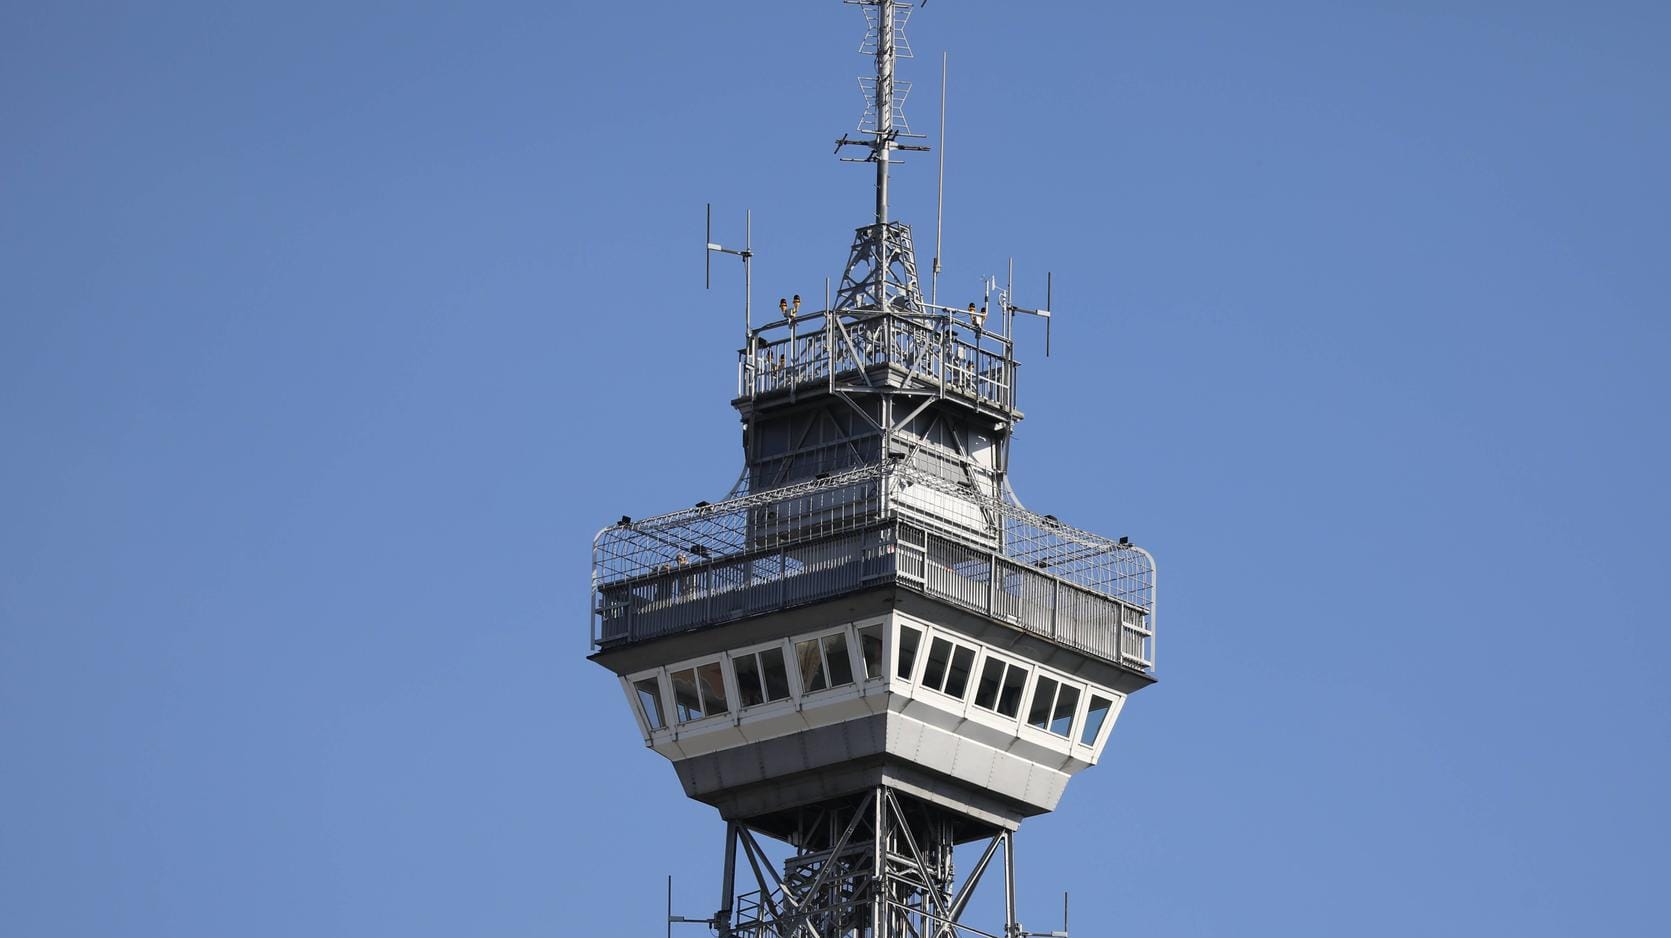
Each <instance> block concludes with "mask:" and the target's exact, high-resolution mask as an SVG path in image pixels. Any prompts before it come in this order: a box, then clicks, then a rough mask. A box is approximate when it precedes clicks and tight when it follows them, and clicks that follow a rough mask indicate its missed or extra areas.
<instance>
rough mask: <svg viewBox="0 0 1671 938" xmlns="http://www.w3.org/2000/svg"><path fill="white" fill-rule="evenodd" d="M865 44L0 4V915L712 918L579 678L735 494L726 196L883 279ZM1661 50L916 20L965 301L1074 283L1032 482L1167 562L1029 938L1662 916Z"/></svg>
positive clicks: (1482, 16) (705, 841) (1508, 29)
mask: <svg viewBox="0 0 1671 938" xmlns="http://www.w3.org/2000/svg"><path fill="white" fill-rule="evenodd" d="M861 22H862V21H861V18H860V16H859V13H858V12H857V11H855V10H853V9H851V8H846V7H843V6H842V5H841V4H839V3H836V2H835V0H817V2H811V0H803V2H796V3H771V4H766V3H750V4H712V3H677V4H674V3H632V4H627V3H597V4H588V5H584V6H582V5H578V4H565V3H521V4H518V3H486V2H483V3H472V4H427V3H426V4H372V3H353V4H339V3H332V4H318V3H285V4H224V3H214V4H208V3H205V4H183V3H161V4H143V5H141V4H96V3H23V2H17V0H12V2H5V3H0V454H3V458H0V933H4V934H7V935H18V936H31V938H33V936H106V935H121V936H169V938H179V936H217V938H219V936H226V935H237V936H251V938H266V936H292V935H320V936H363V935H400V936H413V938H415V936H459V935H493V936H536V935H560V934H595V935H641V936H648V935H655V934H660V933H661V931H662V925H661V922H660V917H661V915H662V907H661V906H662V901H663V900H662V889H663V885H662V877H663V876H664V875H665V874H666V873H667V872H674V873H676V874H677V876H678V880H677V893H678V904H679V906H680V908H679V911H681V912H683V913H684V914H689V915H705V914H708V913H709V912H711V911H712V909H713V907H714V905H715V904H716V903H715V901H714V900H715V893H716V892H717V886H718V874H717V871H716V870H715V868H714V867H715V863H716V861H717V860H718V856H719V846H720V845H719V837H720V833H721V825H720V824H719V822H718V821H717V818H716V816H715V815H714V813H713V812H712V810H711V809H709V808H706V807H704V806H701V805H698V804H696V803H694V802H687V801H684V800H683V799H682V797H681V796H680V792H679V787H678V784H677V782H676V780H675V778H674V775H673V772H672V770H671V769H670V768H669V766H668V765H667V763H666V762H665V761H664V760H662V759H661V758H660V757H658V756H656V755H654V754H653V753H650V752H648V751H647V750H645V749H644V747H643V745H642V743H641V741H640V739H639V738H638V737H637V735H636V732H635V729H634V727H633V724H632V721H631V719H630V716H629V714H628V711H627V709H626V706H625V704H624V701H623V700H622V697H621V694H620V692H619V690H618V688H617V686H616V684H615V683H614V679H613V678H612V677H611V676H609V675H608V674H607V673H606V672H605V671H604V670H603V669H601V668H598V667H596V666H594V665H591V664H590V663H588V662H586V661H585V660H584V657H583V656H584V654H585V653H586V651H587V646H586V635H587V621H586V609H587V583H588V580H587V577H588V564H589V553H588V551H589V544H590V539H591V536H592V534H593V533H594V532H595V530H596V529H597V528H599V527H600V526H602V525H603V524H605V523H608V522H610V521H611V520H613V519H614V518H616V517H618V516H619V515H621V514H623V513H626V514H632V515H634V516H644V515H649V514H654V513H656V512H659V511H664V510H670V509H673V508H677V507H681V506H684V505H688V504H690V503H692V502H695V501H697V500H698V499H714V498H716V497H718V496H720V495H723V494H724V493H725V491H726V490H727V488H728V487H729V486H730V484H731V482H732V481H733V480H734V479H735V477H736V473H737V469H738V467H739V465H740V450H739V447H738V429H737V423H736V419H735V416H734V414H733V413H732V412H731V411H730V410H729V408H728V406H727V403H726V402H727V400H728V398H729V395H730V393H731V391H732V389H733V382H734V375H735V358H734V354H735V352H734V350H735V348H736V346H737V344H738V341H739V333H740V330H739V329H738V328H737V327H738V326H739V325H740V319H741V315H740V310H739V309H738V300H739V298H740V293H741V283H740V276H739V272H738V271H737V270H736V269H735V265H734V264H726V265H720V266H718V267H717V268H716V287H715V289H714V290H713V291H711V292H703V290H702V269H701V260H700V250H701V237H702V206H703V203H704V202H705V201H709V200H712V201H713V202H714V203H715V205H716V213H717V215H718V218H719V219H720V221H721V228H720V229H719V231H718V232H717V235H718V237H719V238H720V239H721V240H726V241H734V240H736V239H737V238H738V237H739V235H740V233H741V225H742V213H743V210H744V209H745V208H753V210H754V213H755V216H754V217H755V225H754V237H755V245H756V248H757V250H758V252H759V257H758V262H757V264H756V269H755V272H756V287H757V295H756V300H757V302H760V303H762V304H771V305H775V303H776V298H777V297H778V296H780V295H785V294H789V293H795V292H799V293H801V294H803V295H806V296H809V297H816V296H819V295H820V294H821V292H822V289H823V279H824V278H825V277H836V276H839V274H840V272H841V265H842V263H843V261H844V260H845V252H846V248H847V243H848V240H849V238H850V237H851V234H852V229H853V228H854V227H855V226H857V225H860V224H863V223H865V222H866V220H867V214H868V212H869V205H870V203H869V198H870V195H869V190H868V186H869V180H868V176H867V174H866V172H865V171H864V170H863V169H860V168H857V167H853V166H847V165H842V164H839V163H837V162H836V161H835V160H834V158H833V157H832V156H831V155H830V148H831V143H832V142H833V141H834V139H835V138H836V137H837V136H839V135H840V134H842V133H843V132H844V131H847V130H850V129H851V128H852V126H853V124H854V123H855V121H856V120H857V118H858V115H859V111H860V107H861V102H860V100H859V97H858V93H857V89H856V87H855V84H854V81H853V76H855V75H857V74H859V73H860V72H862V71H863V70H864V69H865V67H866V63H865V60H864V59H863V58H861V57H860V56H858V55H856V54H854V51H855V49H856V47H857V44H858V41H859V37H860V34H861V32H862V26H861ZM1668 27H1671V8H1668V7H1667V6H1665V5H1664V4H1655V3H1590V4H1577V3H1538V2H1400V3H1393V2H1387V3H1352V4H1342V3H1325V2H1314V3H1288V2H1272V3H1246V2H1228V0H1225V2H1207V0H1200V2H1172V3H1138V2H1098V3H1049V4H1041V3H1027V4H1017V3H997V2H990V0H987V2H976V0H936V2H934V3H931V4H929V5H928V7H927V8H926V9H924V10H920V11H918V14H917V16H916V17H915V18H914V19H913V22H912V28H911V33H910V35H911V39H912V42H913V44H914V46H915V48H916V50H917V53H918V58H917V59H916V60H915V61H913V62H910V63H907V65H906V67H905V76H906V77H908V78H912V79H915V80H916V82H917V91H916V93H914V94H913V95H912V97H911V99H910V101H909V102H908V113H909V116H910V118H911V120H912V122H913V126H914V128H915V129H917V130H919V131H927V132H930V133H932V132H933V128H934V125H935V111H936V107H935V104H936V101H935V99H936V93H935V91H936V86H937V80H936V79H937V76H936V74H935V73H936V63H937V60H938V57H939V53H940V51H941V50H948V49H949V50H950V51H951V56H952V58H951V74H952V82H951V84H952V95H951V102H950V111H951V131H950V148H949V155H948V167H947V172H946V195H947V206H946V239H945V257H946V266H947V272H946V275H945V279H944V280H943V282H942V298H944V299H947V300H950V301H952V302H963V301H965V300H966V299H968V298H971V297H972V296H973V290H974V287H975V284H976V283H977V281H978V279H979V278H980V277H981V276H983V275H985V274H990V273H997V272H1000V271H1001V270H1002V269H1003V267H1004V265H1005V263H1006V260H1007V259H1008V258H1010V257H1012V256H1013V257H1014V258H1015V261H1016V265H1017V271H1018V280H1019V283H1020V284H1021V285H1022V286H1023V288H1024V290H1023V292H1022V293H1021V295H1020V297H1019V298H1020V299H1021V300H1022V301H1023V302H1028V301H1036V300H1038V299H1041V297H1040V296H1039V292H1040V291H1041V290H1042V285H1043V279H1044V274H1045V271H1046V270H1052V271H1054V272H1055V276H1056V302H1055V305H1056V307H1057V309H1058V311H1059V321H1058V322H1057V327H1058V328H1057V331H1056V335H1055V354H1054V356H1053V357H1052V358H1051V359H1049V360H1048V361H1046V360H1044V359H1043V357H1042V354H1041V353H1042V347H1041V343H1040V342H1039V341H1037V340H1038V338H1039V337H1038V336H1037V334H1036V330H1035V334H1033V335H1030V336H1024V340H1023V348H1022V353H1023V355H1024V356H1025V358H1026V364H1025V366H1024V367H1023V370H1022V378H1023V381H1022V384H1021V403H1022V406H1023V407H1024V409H1025V410H1026V412H1027V415H1028V416H1027V420H1026V421H1025V423H1023V425H1022V427H1021V430H1020V433H1019V435H1018V437H1017V439H1016V444H1015V451H1014V457H1015V460H1014V461H1015V472H1014V481H1015V485H1016V488H1017V490H1018V492H1019V494H1020V496H1021V498H1022V499H1023V500H1024V501H1025V502H1026V503H1027V504H1028V506H1029V507H1030V508H1033V509H1034V510H1036V511H1040V512H1051V513H1055V514H1058V515H1060V516H1062V517H1063V518H1064V519H1068V520H1071V521H1072V522H1073V523H1075V524H1077V525H1079V526H1082V527H1085V528H1089V529H1091V530H1095V531H1099V532H1102V533H1105V534H1108V535H1112V536H1120V535H1129V536H1130V537H1132V538H1133V539H1134V540H1136V541H1137V542H1138V543H1141V544H1144V545H1146V546H1148V547H1149V548H1151V549H1152V550H1153V551H1154V553H1155V554H1156V556H1157V557H1158V559H1159V564H1160V571H1161V592H1160V617H1159V625H1160V636H1161V638H1160V643H1159V665H1160V673H1161V677H1162V680H1161V683H1160V684H1158V685H1157V686H1155V687H1154V688H1152V689H1150V690H1147V691H1145V692H1143V693H1142V694H1141V695H1139V696H1138V697H1136V698H1134V699H1133V701H1132V705H1131V706H1130V707H1128V708H1127V710H1126V712H1125V715H1124V717H1123V718H1122V721H1121V723H1120V725H1119V727H1118V728H1117V729H1116V731H1115V733H1114V736H1113V739H1112V742H1111V745H1110V750H1109V755H1108V757H1107V758H1106V759H1105V761H1104V763H1103V765H1101V766H1099V767H1098V768H1096V769H1095V770H1093V771H1091V772H1088V773H1086V774H1084V775H1082V776H1080V777H1079V778H1077V779H1076V780H1075V781H1074V782H1073V784H1072V785H1071V786H1070V787H1069V789H1068V793H1067V797H1066V798H1065V800H1064V801H1063V804H1062V808H1061V810H1060V811H1059V812H1058V813H1057V814H1055V815H1053V816H1049V817H1045V818H1041V819H1037V820H1035V821H1032V822H1029V823H1028V824H1027V825H1026V826H1025V827H1024V828H1023V830H1022V839H1021V841H1020V844H1021V847H1020V849H1021V861H1022V866H1021V876H1022V903H1023V904H1022V918H1023V921H1025V922H1026V923H1027V924H1028V925H1029V927H1033V928H1039V929H1044V928H1048V927H1054V926H1055V924H1056V914H1057V913H1056V909H1057V902H1058V900H1057V898H1056V895H1057V893H1058V892H1059V891H1060V890H1062V889H1069V890H1072V892H1073V894H1074V897H1075V899H1074V916H1073V925H1074V934H1075V935H1076V936H1079V938H1098V936H1106V935H1114V934H1122V935H1145V936H1168V935H1178V936H1194V935H1200V936H1218V935H1281V936H1284V938H1292V936H1335V935H1341V934H1351V935H1364V936H1383V935H1384V936H1410V935H1458V936H1460V935H1469V936H1477V935H1515V936H1521V938H1527V936H1568V935H1577V934H1617V935H1658V934H1666V933H1667V931H1668V928H1671V926H1668V924H1667V919H1668V913H1667V912H1666V907H1665V903H1664V895H1663V890H1664V888H1665V883H1666V876H1667V872H1668V866H1671V864H1668V861H1667V859H1666V845H1667V842H1668V840H1671V806H1668V804H1671V799H1668V798H1667V792H1668V791H1671V690H1668V689H1667V688H1668V686H1671V685H1668V683H1667V681H1666V680H1665V679H1664V677H1663V675H1662V671H1663V670H1664V668H1665V667H1666V662H1667V661H1668V660H1671V638H1668V636H1667V630H1668V628H1671V616H1668V615H1667V612H1666V608H1667V606H1666V600H1665V586H1666V582H1667V575H1666V568H1667V560H1668V558H1667V553H1668V551H1667V548H1666V532H1667V529H1668V526H1671V511H1668V498H1667V492H1666V484H1667V482H1666V480H1667V477H1668V474H1671V472H1668V470H1671V459H1668V454H1667V447H1668V445H1671V444H1668V440H1667V436H1668V434H1667V417H1666V413H1667V409H1668V404H1671V394H1668V389H1667V374H1666V373H1667V361H1668V360H1671V327H1668V324H1667V300H1666V297H1667V283H1668V281H1671V270H1668V265H1667V258H1668V257H1671V243H1668V242H1671V238H1668V233H1667V223H1668V222H1667V219H1668V218H1671V197H1668V196H1671V189H1668V184H1667V173H1666V167H1667V166H1671V59H1668V58H1667V56H1666V51H1665V50H1666V45H1667V34H1668V31H1671V30H1668ZM933 183H934V180H933V159H932V157H930V158H919V159H916V160H915V161H913V162H912V163H910V164H909V165H907V166H906V167H904V168H903V169H902V170H901V171H900V173H899V175H898V177H897V188H898V199H897V203H898V205H899V209H900V214H901V215H902V217H903V218H904V219H905V220H907V221H910V222H913V223H914V224H915V225H916V226H917V228H916V230H917V234H918V238H919V243H920V244H922V245H924V251H923V257H922V259H923V261H924V263H925V265H926V258H927V255H928V253H929V251H928V250H927V246H928V245H929V244H930V243H931V242H932V237H931V232H932V226H933ZM1026 325H1030V324H1024V326H1026ZM987 921H988V922H989V923H990V921H991V919H990V917H989V918H988V920H987ZM686 935H687V936H689V938H697V936H699V935H700V930H691V931H688V932H686Z"/></svg>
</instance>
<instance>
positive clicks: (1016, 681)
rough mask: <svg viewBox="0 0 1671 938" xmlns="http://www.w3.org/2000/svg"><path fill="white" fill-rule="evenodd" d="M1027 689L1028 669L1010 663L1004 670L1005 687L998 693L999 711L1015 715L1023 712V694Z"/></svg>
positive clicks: (1010, 715) (1009, 715) (1006, 714)
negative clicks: (1007, 668) (1006, 669)
mask: <svg viewBox="0 0 1671 938" xmlns="http://www.w3.org/2000/svg"><path fill="white" fill-rule="evenodd" d="M1026 689H1027V669H1026V668H1023V667H1020V666H1018V665H1013V664H1012V665H1010V669H1009V670H1008V671H1005V672H1004V689H1003V690H1002V691H1000V692H999V694H998V712H999V713H1002V714H1003V715H1004V716H1007V717H1013V716H1015V715H1016V714H1018V713H1020V712H1021V694H1022V692H1023V691H1025V690H1026Z"/></svg>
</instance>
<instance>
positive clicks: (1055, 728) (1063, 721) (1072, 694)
mask: <svg viewBox="0 0 1671 938" xmlns="http://www.w3.org/2000/svg"><path fill="white" fill-rule="evenodd" d="M1078 711H1079V688H1077V687H1070V686H1068V685H1067V684H1063V685H1062V689H1061V690H1059V691H1057V692H1056V710H1055V712H1054V713H1053V714H1051V717H1050V732H1052V733H1055V734H1056V735H1057V736H1066V735H1068V733H1069V732H1071V731H1072V730H1073V717H1074V714H1075V713H1077V712H1078Z"/></svg>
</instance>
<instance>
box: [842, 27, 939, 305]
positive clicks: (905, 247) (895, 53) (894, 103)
mask: <svg viewBox="0 0 1671 938" xmlns="http://www.w3.org/2000/svg"><path fill="white" fill-rule="evenodd" d="M843 2H845V3H846V4H848V5H849V6H857V7H860V8H861V9H863V10H864V14H865V22H866V25H867V26H868V27H869V28H868V30H867V31H866V33H865V39H864V43H863V44H862V45H860V47H859V51H860V52H861V53H865V54H867V55H871V56H873V57H874V59H875V63H876V71H875V74H874V75H873V76H872V77H868V78H860V79H859V89H860V90H861V91H862V92H863V93H864V97H865V111H864V116H863V117H862V118H860V120H859V130H858V132H859V134H861V135H862V136H861V137H860V138H858V139H854V138H850V137H848V136H846V135H845V134H844V135H843V136H842V138H841V139H840V140H837V141H836V150H837V151H838V152H839V151H840V150H841V148H842V147H846V146H854V147H862V148H864V149H865V150H866V151H868V152H867V153H866V154H865V155H864V156H863V157H855V158H844V159H847V160H848V161H849V162H864V163H875V164H876V218H875V221H874V223H873V224H872V226H870V227H869V228H861V229H860V230H859V237H858V239H856V241H855V243H854V246H853V247H854V250H853V255H852V257H851V258H850V259H849V261H848V271H847V276H846V277H844V278H843V285H842V286H843V289H842V290H841V291H840V295H839V297H838V300H839V301H840V302H841V304H842V306H843V307H848V308H852V307H857V306H859V304H860V301H861V300H868V301H869V303H870V304H872V305H874V307H875V308H876V309H879V310H886V309H892V308H895V307H899V306H904V307H906V308H907V309H910V310H912V311H920V308H921V306H922V294H921V290H920V288H919V287H918V286H917V283H916V258H915V254H914V251H913V250H912V248H911V243H910V231H909V229H907V228H904V227H903V226H900V225H897V224H895V223H894V222H893V220H892V219H891V218H890V217H889V207H888V176H889V172H890V170H891V168H892V166H893V163H894V158H893V152H894V151H895V150H917V151H923V152H926V151H927V150H928V149H929V148H928V147H926V146H918V145H912V144H905V143H901V142H900V139H901V138H902V137H921V136H922V135H921V134H913V133H911V127H910V125H909V124H907V123H906V121H905V98H906V96H907V95H909V94H910V92H911V83H910V82H908V81H899V80H897V79H896V78H895V77H894V67H895V64H896V63H897V61H898V60H899V59H901V58H911V45H910V43H909V42H907V41H906V39H905V22H906V21H907V20H909V19H910V18H911V5H910V4H909V3H905V2H902V0H843ZM901 255H905V256H904V258H903V260H902V258H901ZM901 263H903V265H904V267H905V269H904V270H899V271H895V270H893V268H894V267H895V265H898V264H901ZM856 267H859V268H863V267H868V268H869V273H868V274H864V273H862V272H859V274H860V275H858V276H855V273H856V270H855V268H856ZM890 275H891V276H890ZM896 280H897V281H898V282H894V281H896ZM850 286H851V287H852V288H851V289H849V287H850ZM896 292H897V293H898V294H903V296H901V297H898V298H896V297H895V296H894V294H895V293H896Z"/></svg>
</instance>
